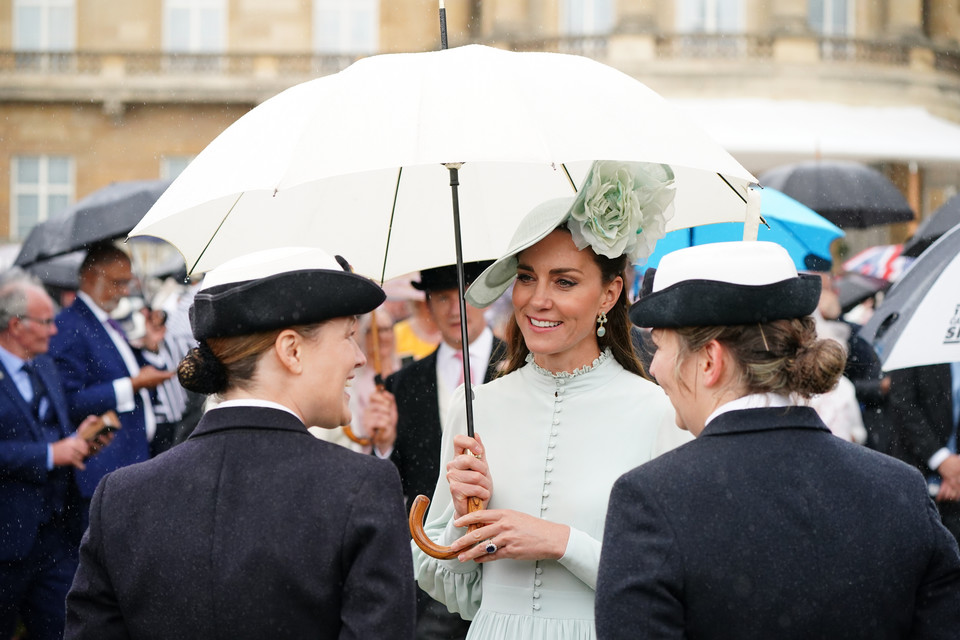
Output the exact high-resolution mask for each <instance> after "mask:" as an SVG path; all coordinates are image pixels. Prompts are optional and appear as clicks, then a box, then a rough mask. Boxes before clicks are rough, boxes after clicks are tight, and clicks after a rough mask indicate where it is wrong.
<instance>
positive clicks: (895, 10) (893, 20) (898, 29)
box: [887, 0, 923, 40]
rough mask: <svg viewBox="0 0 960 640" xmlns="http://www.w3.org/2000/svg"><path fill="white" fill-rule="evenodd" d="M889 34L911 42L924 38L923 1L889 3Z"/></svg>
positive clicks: (902, 0)
mask: <svg viewBox="0 0 960 640" xmlns="http://www.w3.org/2000/svg"><path fill="white" fill-rule="evenodd" d="M887 33H888V34H889V35H891V36H894V37H897V38H904V39H911V40H912V39H917V40H919V39H921V38H923V1H922V0H896V1H895V2H888V3H887Z"/></svg>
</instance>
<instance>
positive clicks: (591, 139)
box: [131, 45, 758, 280]
mask: <svg viewBox="0 0 960 640" xmlns="http://www.w3.org/2000/svg"><path fill="white" fill-rule="evenodd" d="M596 159H606V160H640V161H647V162H658V163H665V164H669V165H671V167H672V168H673V170H674V172H675V174H676V176H677V181H676V184H677V196H676V200H675V210H676V214H675V216H674V218H673V220H672V221H671V223H670V225H669V227H668V228H669V229H677V228H684V227H689V226H694V225H700V224H707V223H712V222H733V221H739V222H746V223H748V224H747V229H748V231H747V234H748V235H749V233H750V231H749V230H750V229H751V228H754V229H755V224H756V221H755V218H756V216H757V215H758V213H757V211H758V206H756V205H755V204H752V205H751V206H750V207H748V206H747V205H746V204H745V203H746V202H747V201H748V200H750V201H753V200H754V198H752V197H751V196H750V190H749V189H748V186H749V185H751V184H753V183H755V182H756V179H755V178H754V177H753V176H752V175H750V173H749V172H748V171H747V170H746V169H744V168H743V167H742V166H740V164H739V163H737V162H736V161H735V160H734V159H733V157H731V156H730V155H729V154H728V153H727V152H726V151H724V150H723V149H722V148H721V147H720V146H719V145H718V144H717V143H716V142H714V141H713V140H712V139H710V138H709V137H708V136H707V135H706V134H705V133H704V132H703V131H702V130H701V129H700V128H699V127H698V126H696V125H695V124H693V123H691V122H690V121H689V120H688V119H687V118H686V117H685V116H684V115H683V114H682V113H681V112H680V111H679V110H678V109H676V108H675V107H673V106H671V105H670V104H669V103H667V102H666V101H665V100H664V99H663V98H661V97H660V96H659V95H657V94H656V93H654V92H653V91H651V90H650V89H648V88H647V87H646V86H645V85H643V84H642V83H640V82H638V81H637V80H635V79H633V78H631V77H629V76H627V75H625V74H623V73H621V72H619V71H617V70H615V69H613V68H611V67H608V66H605V65H603V64H600V63H598V62H595V61H593V60H590V59H588V58H583V57H580V56H571V55H563V54H551V53H512V52H508V51H501V50H498V49H492V48H489V47H483V46H479V45H471V46H466V47H461V48H457V49H449V50H443V51H436V52H428V53H413V54H390V55H381V56H374V57H371V58H366V59H363V60H360V61H358V62H357V63H355V64H353V65H351V66H350V67H349V68H347V69H345V70H344V71H342V72H340V73H338V74H335V75H332V76H326V77H323V78H319V79H316V80H312V81H310V82H306V83H303V84H300V85H297V86H294V87H292V88H290V89H288V90H286V91H284V92H282V93H280V94H278V95H277V96H275V97H273V98H271V99H269V100H267V101H266V102H264V103H263V104H261V105H260V106H258V107H256V108H255V109H253V110H252V111H250V112H249V113H248V114H246V115H245V116H243V117H242V118H240V119H239V120H238V121H237V122H235V123H234V124H233V125H231V126H230V127H229V128H227V130H225V131H224V132H223V133H222V134H221V135H220V136H219V137H218V138H217V139H215V140H214V141H213V142H212V143H211V144H210V145H209V146H208V147H207V148H206V149H205V150H204V151H203V152H202V153H201V154H200V155H199V156H197V158H196V159H195V160H194V161H193V162H192V163H191V164H190V165H189V166H188V167H187V169H186V170H185V171H184V172H183V173H182V174H181V175H180V176H179V177H178V178H177V179H176V180H175V181H174V183H173V184H172V185H171V187H170V188H169V189H168V190H167V191H166V192H165V193H164V195H163V196H162V197H161V198H160V200H158V201H157V203H156V204H155V205H154V206H153V208H152V209H151V210H150V211H149V212H148V213H147V215H146V216H145V217H144V218H143V220H141V222H140V224H138V225H137V227H136V228H135V229H134V230H133V231H132V232H131V236H137V235H151V236H156V237H159V238H162V239H164V240H167V241H168V242H170V243H171V244H173V245H174V246H176V247H177V248H178V249H179V250H180V252H181V253H182V254H183V256H184V258H185V260H186V263H187V265H188V267H189V269H190V271H191V272H193V271H206V270H208V269H210V268H212V267H214V266H216V265H218V264H220V263H222V262H223V261H225V260H227V259H229V258H232V257H235V256H237V255H242V254H244V253H248V252H250V251H253V250H256V249H262V248H264V247H270V246H282V245H312V246H318V247H320V248H323V249H325V250H328V251H330V252H331V253H339V254H342V255H344V256H346V257H347V258H348V259H349V260H350V262H351V263H352V264H353V266H354V268H355V269H356V271H358V272H359V273H363V274H365V275H368V276H370V277H374V278H377V279H378V280H385V279H389V278H391V277H394V276H397V275H401V274H405V273H408V272H411V271H416V270H418V269H422V268H426V267H430V266H438V265H443V264H451V263H453V262H455V261H456V256H455V252H454V242H453V238H454V231H453V219H452V218H453V217H452V215H451V196H450V190H449V188H448V187H449V185H450V173H449V172H448V167H447V166H445V165H448V164H450V163H463V165H462V168H461V169H460V171H459V181H460V185H461V186H460V196H459V200H460V203H461V204H460V214H461V220H462V223H461V224H462V238H463V259H464V260H478V259H485V258H493V257H498V256H499V254H500V253H501V252H502V251H503V250H504V249H505V248H506V246H507V243H508V242H509V239H510V236H511V234H512V233H513V230H514V227H515V226H516V223H517V221H518V220H519V218H520V217H521V216H522V215H523V214H525V213H526V212H527V211H529V210H530V209H532V208H533V207H534V206H535V205H537V204H539V203H540V202H542V201H543V200H546V199H548V198H551V197H557V196H563V195H571V194H572V193H574V187H573V184H579V183H580V181H581V180H582V179H583V177H584V176H585V175H586V171H587V169H588V168H589V166H590V162H591V161H592V160H596ZM568 174H569V175H568ZM454 175H456V173H455V174H454ZM748 210H749V214H748ZM388 246H389V251H388Z"/></svg>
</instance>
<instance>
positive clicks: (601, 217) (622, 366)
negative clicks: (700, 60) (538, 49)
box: [414, 162, 689, 640]
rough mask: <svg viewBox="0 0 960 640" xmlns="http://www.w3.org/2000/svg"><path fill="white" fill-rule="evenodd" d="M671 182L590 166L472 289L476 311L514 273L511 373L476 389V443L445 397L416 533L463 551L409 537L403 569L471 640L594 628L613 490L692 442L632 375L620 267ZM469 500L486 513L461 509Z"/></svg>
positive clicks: (640, 169) (662, 212) (635, 249)
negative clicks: (437, 465) (574, 188)
mask: <svg viewBox="0 0 960 640" xmlns="http://www.w3.org/2000/svg"><path fill="white" fill-rule="evenodd" d="M672 178H673V175H672V172H671V171H670V169H669V167H666V166H664V165H648V164H642V163H612V162H609V163H608V162H600V163H595V165H594V167H593V168H592V169H591V172H590V175H589V176H588V178H587V181H586V184H585V186H584V187H583V189H581V192H580V195H579V196H578V197H577V198H576V199H570V198H565V199H560V200H552V201H549V202H546V203H544V204H542V205H540V206H539V207H537V208H536V209H534V210H533V211H531V212H530V213H529V214H528V215H527V216H526V217H525V218H524V219H523V221H522V222H521V223H520V226H519V228H518V229H517V232H516V233H515V235H514V238H513V241H512V242H511V248H510V250H509V251H508V252H507V255H505V256H504V257H502V258H501V259H500V260H498V261H497V262H495V263H494V264H493V265H492V266H491V267H490V268H489V269H487V270H486V271H485V272H484V273H483V274H482V275H481V276H480V278H478V279H477V281H476V282H475V283H474V284H473V286H471V288H470V289H469V290H468V292H467V299H468V300H469V301H470V303H471V304H473V305H474V306H478V307H483V306H486V305H489V304H490V303H492V302H493V301H494V300H496V299H497V298H498V297H499V296H500V294H502V293H503V292H504V291H505V290H506V289H507V288H508V287H509V285H510V284H511V283H512V282H514V281H515V282H514V288H513V294H512V295H513V305H514V320H515V322H514V323H512V325H511V326H510V327H509V329H508V345H509V356H508V362H507V368H506V373H505V375H503V376H501V377H500V378H498V379H496V380H494V381H493V382H490V383H488V384H486V385H483V386H480V387H476V388H475V389H474V391H475V399H474V401H473V408H474V417H475V419H474V423H475V425H476V437H475V438H469V437H467V436H466V425H465V416H464V415H463V408H462V407H463V405H464V403H463V388H462V387H461V389H460V390H458V392H457V396H456V397H455V398H454V400H453V401H452V403H451V406H452V407H455V410H454V411H455V413H454V414H453V415H451V417H450V420H449V421H448V427H447V429H446V431H445V432H444V436H443V445H442V449H441V450H442V467H441V468H442V469H443V470H444V471H441V476H440V478H439V479H438V482H437V488H436V491H435V492H434V496H433V502H432V504H431V507H430V511H429V513H428V516H427V522H426V525H425V531H426V533H427V535H428V536H430V537H431V538H432V539H433V540H435V541H437V542H438V543H440V544H443V545H450V546H453V547H454V548H455V549H458V550H460V554H459V557H458V558H455V559H452V560H437V559H434V558H432V557H430V556H427V555H426V554H424V553H423V552H422V551H421V550H420V549H419V548H417V547H416V546H414V565H415V570H416V575H417V580H418V582H419V584H420V586H421V587H422V588H423V589H424V590H425V591H426V592H427V593H429V594H430V595H431V596H433V597H434V598H436V599H437V600H439V601H441V602H443V603H445V604H446V605H447V607H448V608H449V609H450V610H451V611H454V612H458V613H460V615H461V616H462V617H464V618H465V619H468V620H472V621H473V622H472V624H471V627H470V631H469V634H468V638H471V639H485V638H489V639H494V638H496V639H502V638H518V639H520V638H523V639H536V638H544V639H547V638H549V639H550V640H555V639H566V638H571V639H575V638H585V639H589V638H594V637H595V631H594V622H593V602H594V595H595V593H594V590H595V587H596V578H597V569H598V565H599V558H600V544H601V540H602V538H603V525H604V520H605V517H606V506H607V499H608V496H609V493H610V489H611V487H612V485H613V483H614V481H615V480H616V479H617V478H618V477H619V476H620V475H621V474H623V473H625V472H626V471H628V470H630V469H632V468H634V467H636V466H637V465H640V464H642V463H644V462H646V461H648V460H650V459H651V458H653V457H654V456H656V455H658V454H659V453H661V452H663V451H665V450H668V449H670V448H673V447H674V446H677V445H678V444H679V443H681V442H684V441H686V440H687V439H688V438H689V437H688V436H687V435H686V434H685V432H682V431H680V430H679V429H678V428H677V427H676V426H675V419H674V410H673V408H672V406H671V405H670V402H669V401H668V399H667V397H666V396H665V395H664V394H663V392H662V391H661V390H660V388H659V387H657V386H656V385H655V384H654V383H652V382H650V381H648V380H647V379H645V378H644V377H642V368H641V366H640V364H639V362H638V361H637V359H636V356H635V355H634V353H633V351H632V347H631V342H630V338H629V331H630V324H629V320H628V318H627V299H626V293H625V291H624V277H623V274H624V269H625V268H626V266H627V261H628V257H629V258H631V259H633V260H637V259H642V258H645V257H646V256H647V255H649V253H650V252H651V251H652V249H653V246H654V244H655V242H656V240H657V239H658V238H659V237H662V236H663V233H664V231H665V224H666V219H667V217H668V216H669V213H670V210H669V205H670V202H671V201H672V197H673V180H672ZM470 497H477V498H479V499H480V500H481V501H482V502H483V504H484V510H481V511H477V512H474V513H472V514H468V512H467V506H466V503H467V499H468V498H470ZM473 523H481V524H482V525H483V527H482V528H480V529H479V530H477V531H475V532H472V533H469V534H468V533H467V529H466V527H467V526H468V525H469V524H473Z"/></svg>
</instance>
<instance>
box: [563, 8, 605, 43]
mask: <svg viewBox="0 0 960 640" xmlns="http://www.w3.org/2000/svg"><path fill="white" fill-rule="evenodd" d="M613 3H614V0H561V2H560V33H562V34H563V35H568V36H583V35H594V34H607V33H610V32H611V31H612V30H613V22H614V13H615V12H614V6H613Z"/></svg>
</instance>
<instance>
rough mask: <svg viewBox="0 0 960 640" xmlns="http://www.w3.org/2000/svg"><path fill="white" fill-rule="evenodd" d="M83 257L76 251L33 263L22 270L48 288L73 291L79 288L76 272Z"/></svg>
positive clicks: (82, 253)
mask: <svg viewBox="0 0 960 640" xmlns="http://www.w3.org/2000/svg"><path fill="white" fill-rule="evenodd" d="M85 255H86V254H85V253H84V252H83V251H76V252H73V253H68V254H65V255H62V256H57V257H56V258H51V259H50V260H43V261H41V262H34V263H33V264H30V265H28V266H27V267H24V268H25V269H26V271H28V272H29V273H31V274H33V275H34V276H36V277H37V278H39V279H40V281H41V282H42V283H43V284H45V285H47V286H48V287H55V288H57V289H67V290H75V289H79V288H80V278H79V275H78V272H79V271H80V263H81V262H83V257H84V256H85Z"/></svg>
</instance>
